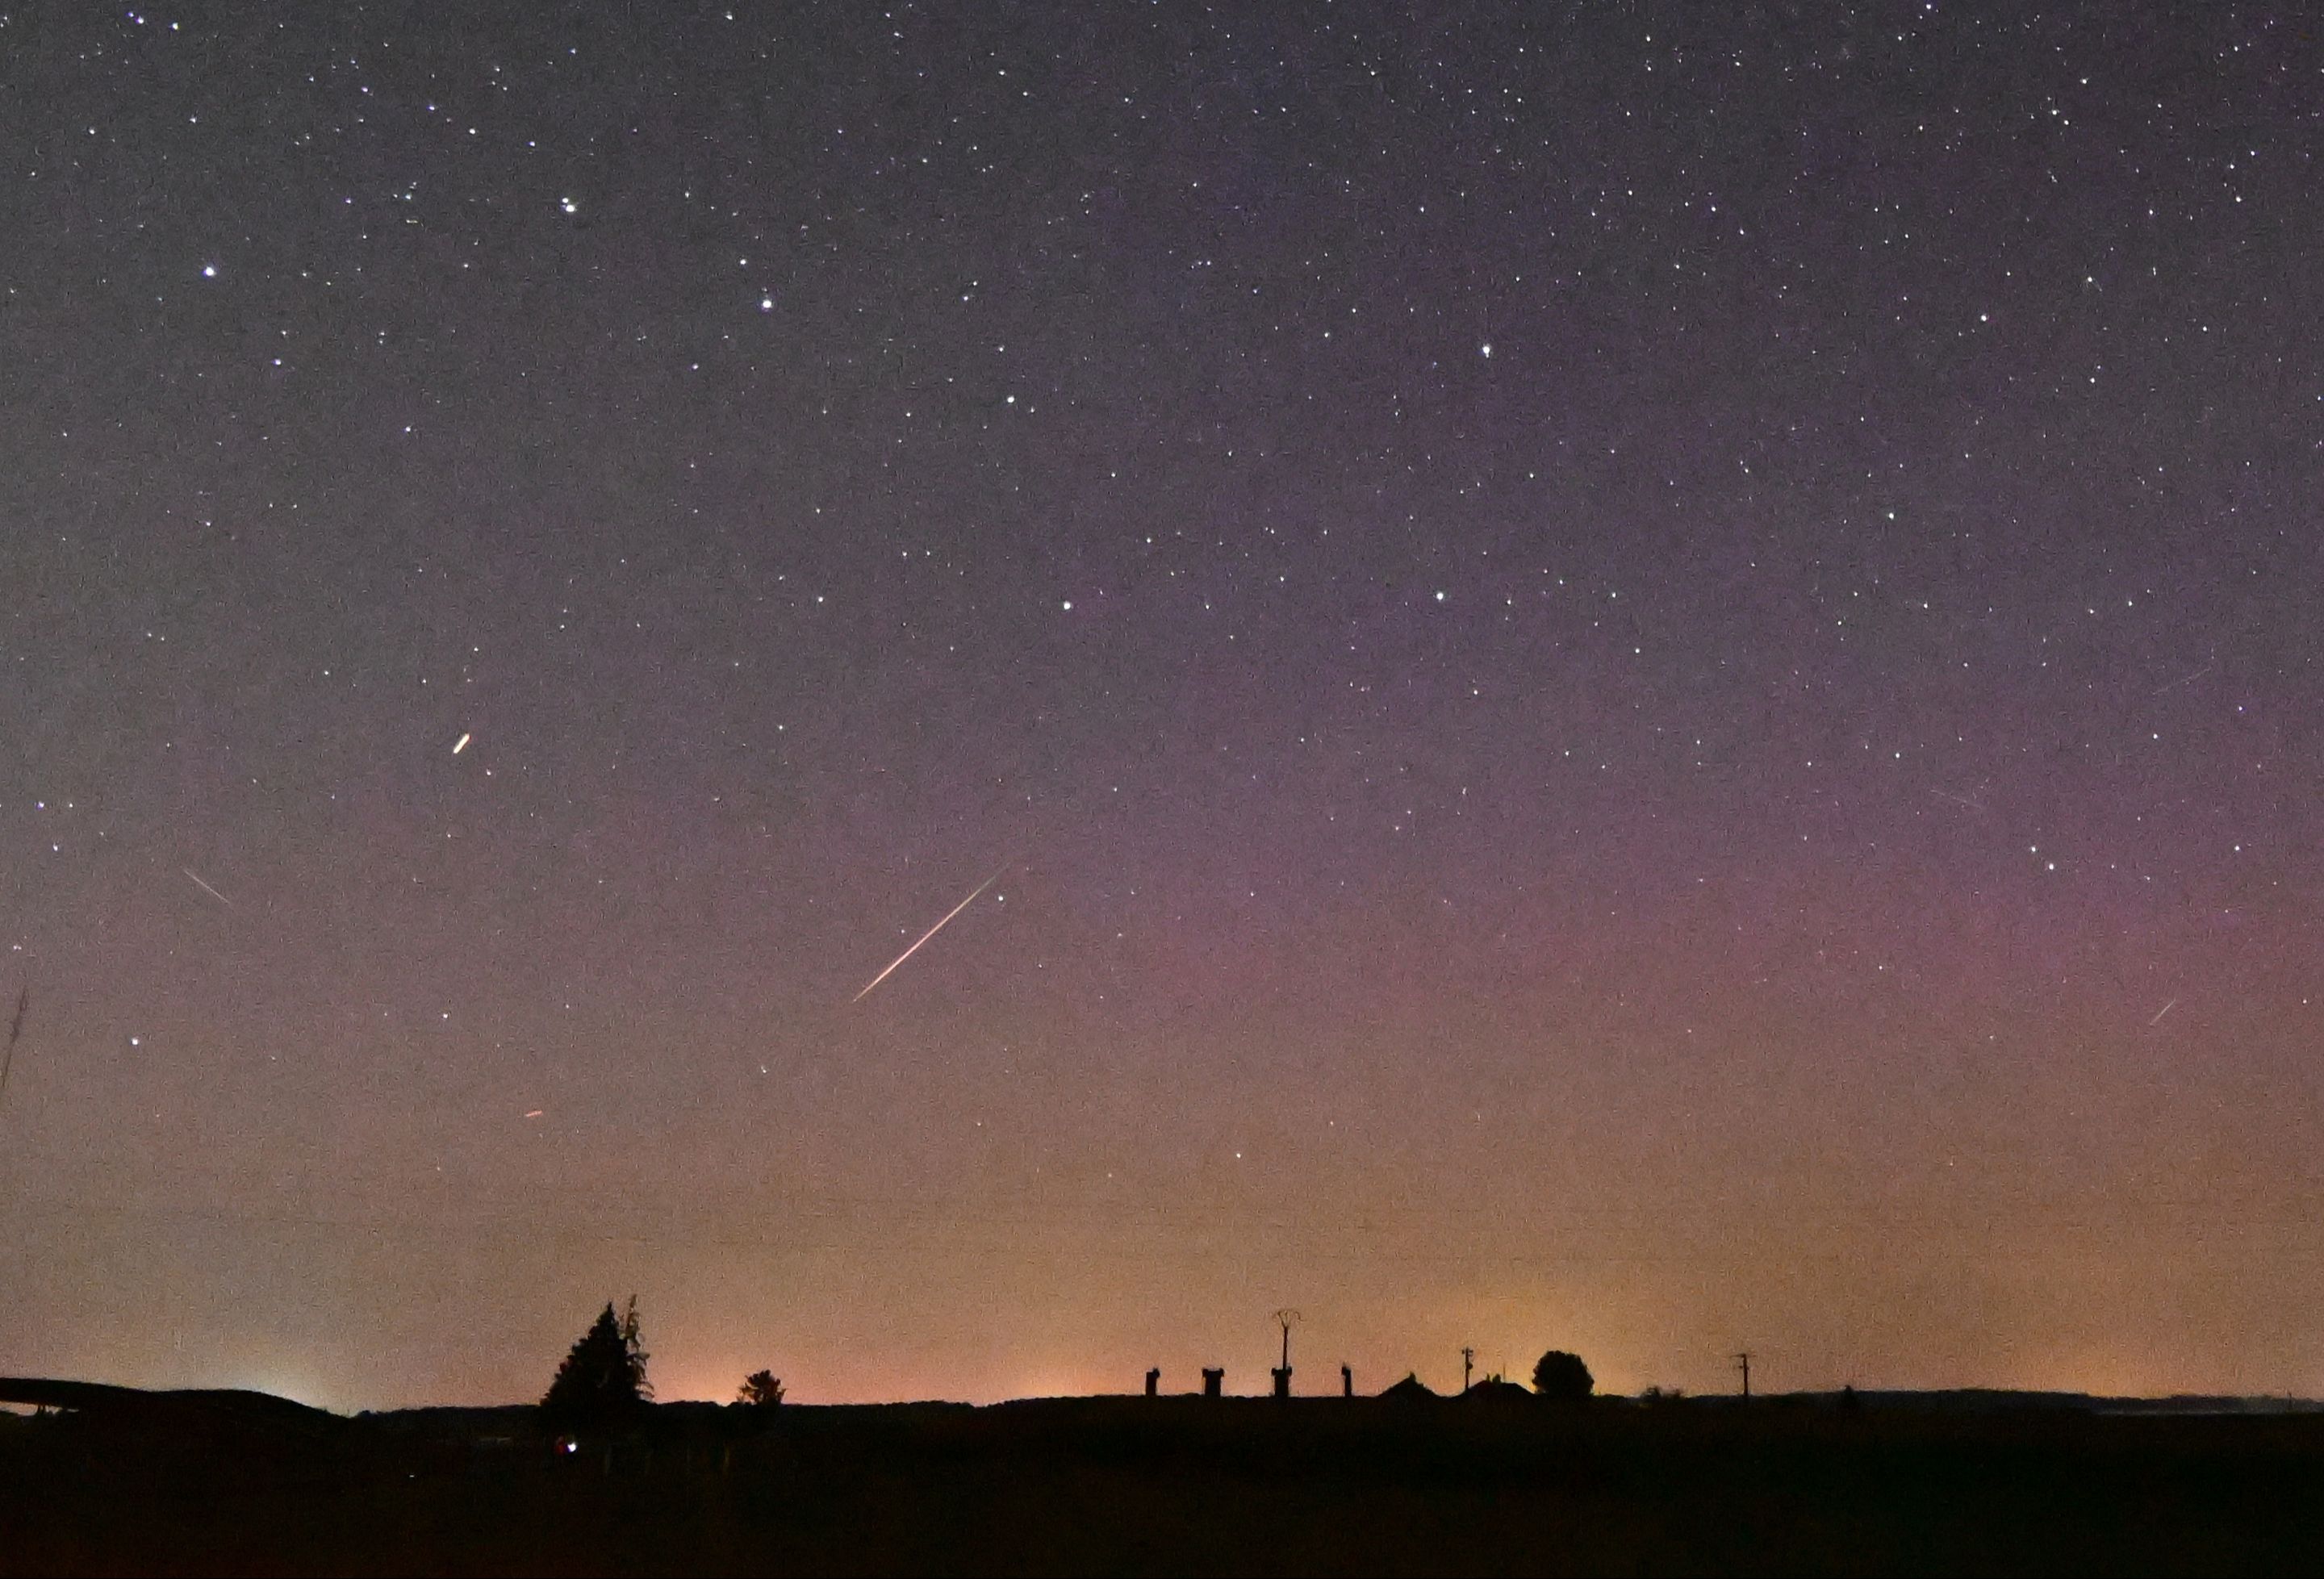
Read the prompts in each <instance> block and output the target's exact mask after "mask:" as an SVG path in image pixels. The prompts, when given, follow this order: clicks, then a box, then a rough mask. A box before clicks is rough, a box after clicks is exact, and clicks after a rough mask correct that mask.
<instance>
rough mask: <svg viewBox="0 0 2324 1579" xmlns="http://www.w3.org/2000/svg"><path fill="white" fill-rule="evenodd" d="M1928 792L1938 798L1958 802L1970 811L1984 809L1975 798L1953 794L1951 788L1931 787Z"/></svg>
mask: <svg viewBox="0 0 2324 1579" xmlns="http://www.w3.org/2000/svg"><path fill="white" fill-rule="evenodd" d="M1929 793H1930V794H1932V795H1934V796H1936V797H1938V798H1939V799H1944V800H1950V801H1953V802H1955V803H1956V804H1959V805H1961V806H1966V807H1968V808H1969V809H1970V810H1971V811H1983V810H1984V809H1985V808H1984V806H1983V805H1982V804H1980V803H1979V802H1978V801H1975V800H1971V799H1969V797H1968V796H1966V795H1956V794H1954V793H1953V792H1952V791H1951V790H1950V789H1931V790H1930V791H1929Z"/></svg>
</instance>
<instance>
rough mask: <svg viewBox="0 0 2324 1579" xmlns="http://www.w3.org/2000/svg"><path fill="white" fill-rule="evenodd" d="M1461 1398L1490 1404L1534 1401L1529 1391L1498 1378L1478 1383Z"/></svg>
mask: <svg viewBox="0 0 2324 1579" xmlns="http://www.w3.org/2000/svg"><path fill="white" fill-rule="evenodd" d="M1461 1396H1462V1398H1472V1399H1482V1400H1484V1401H1485V1402H1486V1403H1489V1404H1498V1403H1531V1402H1532V1401H1533V1393H1532V1392H1531V1391H1530V1390H1527V1389H1526V1388H1522V1387H1519V1386H1518V1385H1517V1383H1516V1382H1514V1381H1504V1380H1501V1379H1500V1378H1499V1377H1498V1376H1488V1377H1487V1378H1485V1380H1482V1381H1480V1382H1479V1383H1477V1385H1476V1386H1474V1387H1472V1388H1471V1389H1470V1390H1468V1391H1467V1392H1464V1393H1462V1395H1461Z"/></svg>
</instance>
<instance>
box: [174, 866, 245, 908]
mask: <svg viewBox="0 0 2324 1579" xmlns="http://www.w3.org/2000/svg"><path fill="white" fill-rule="evenodd" d="M178 870H179V871H180V872H182V873H185V874H186V875H187V876H188V877H190V878H192V879H193V880H194V886H195V887H196V888H198V889H200V890H201V891H203V892H204V893H206V894H208V895H209V896H210V898H212V899H214V900H217V902H218V903H220V904H222V905H224V906H226V909H228V910H232V909H233V908H234V901H233V900H230V899H228V898H226V895H224V894H222V893H220V892H218V891H217V890H216V889H214V888H212V887H211V886H210V885H209V884H208V883H207V882H203V881H202V880H201V877H200V875H199V874H198V873H196V872H195V871H194V869H193V868H192V867H190V866H180V867H179V868H178Z"/></svg>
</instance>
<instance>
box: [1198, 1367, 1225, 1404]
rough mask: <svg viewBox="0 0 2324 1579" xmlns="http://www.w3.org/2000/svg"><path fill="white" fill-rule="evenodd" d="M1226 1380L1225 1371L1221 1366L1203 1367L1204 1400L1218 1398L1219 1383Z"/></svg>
mask: <svg viewBox="0 0 2324 1579" xmlns="http://www.w3.org/2000/svg"><path fill="white" fill-rule="evenodd" d="M1226 1378H1227V1373H1226V1371H1225V1369H1224V1368H1223V1367H1222V1366H1215V1365H1205V1366H1203V1397H1204V1398H1216V1397H1218V1396H1219V1383H1221V1382H1222V1381H1224V1380H1226Z"/></svg>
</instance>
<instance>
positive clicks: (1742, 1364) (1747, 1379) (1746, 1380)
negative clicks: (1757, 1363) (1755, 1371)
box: [1735, 1349, 1751, 1398]
mask: <svg viewBox="0 0 2324 1579" xmlns="http://www.w3.org/2000/svg"><path fill="white" fill-rule="evenodd" d="M1735 1363H1736V1365H1737V1366H1738V1368H1740V1369H1741V1371H1742V1372H1743V1396H1744V1397H1745V1398H1749V1397H1750V1396H1751V1351H1750V1350H1748V1349H1744V1350H1742V1351H1740V1352H1738V1353H1737V1354H1736V1356H1735Z"/></svg>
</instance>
